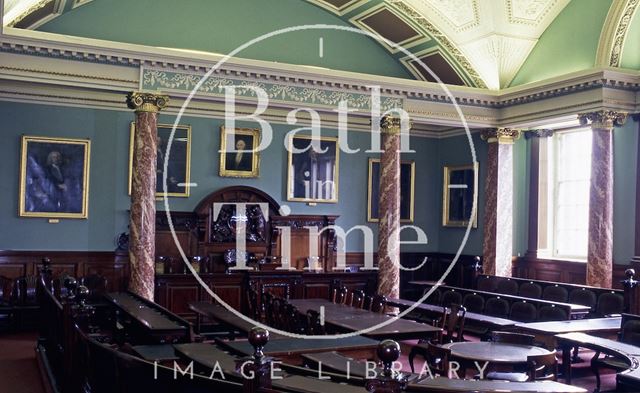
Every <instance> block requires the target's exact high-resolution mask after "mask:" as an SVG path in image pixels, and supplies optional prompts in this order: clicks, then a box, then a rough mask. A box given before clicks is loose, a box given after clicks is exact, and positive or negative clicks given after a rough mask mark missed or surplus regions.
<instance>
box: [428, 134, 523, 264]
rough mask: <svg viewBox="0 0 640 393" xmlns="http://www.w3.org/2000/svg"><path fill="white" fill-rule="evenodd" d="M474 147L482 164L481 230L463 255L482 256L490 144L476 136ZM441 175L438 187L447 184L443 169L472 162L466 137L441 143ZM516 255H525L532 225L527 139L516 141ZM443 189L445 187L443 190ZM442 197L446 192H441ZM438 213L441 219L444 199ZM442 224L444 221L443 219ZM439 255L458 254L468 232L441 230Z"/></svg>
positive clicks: (514, 161) (479, 175)
mask: <svg viewBox="0 0 640 393" xmlns="http://www.w3.org/2000/svg"><path fill="white" fill-rule="evenodd" d="M472 140H473V145H474V147H475V150H476V156H477V160H478V163H479V174H478V187H479V188H478V192H479V195H478V228H477V229H472V230H471V232H470V233H469V238H468V240H467V243H466V245H465V247H464V249H463V251H462V253H463V254H469V255H482V239H483V228H484V204H485V198H484V187H485V181H486V177H487V143H486V142H485V141H483V140H481V139H480V134H479V133H474V134H472ZM438 151H439V167H440V169H439V174H438V176H439V177H438V183H437V184H442V182H443V168H444V167H445V166H448V165H465V164H469V163H470V162H472V156H471V147H470V145H469V142H468V138H467V137H466V136H456V137H453V138H446V139H441V140H439V148H438ZM513 154H514V155H513V164H514V165H513V166H514V168H513V171H514V173H513V181H514V195H513V211H514V217H513V225H514V231H513V237H514V238H513V253H514V255H518V254H524V253H525V252H526V249H527V225H528V206H529V205H528V192H529V190H528V188H529V183H528V181H529V180H528V177H527V171H528V160H529V154H528V142H526V141H525V140H523V139H520V140H518V141H516V143H515V145H514V152H513ZM440 187H441V186H440ZM439 192H440V193H442V190H440V191H439ZM436 210H437V212H438V214H439V217H441V214H442V213H441V212H442V198H440V199H439V200H438V206H437V209H436ZM440 220H441V218H440ZM439 232H440V235H439V242H438V246H439V249H438V251H440V252H445V253H455V252H457V250H458V247H460V243H461V242H462V239H463V237H464V233H465V228H452V227H444V226H442V225H441V226H440V231H439Z"/></svg>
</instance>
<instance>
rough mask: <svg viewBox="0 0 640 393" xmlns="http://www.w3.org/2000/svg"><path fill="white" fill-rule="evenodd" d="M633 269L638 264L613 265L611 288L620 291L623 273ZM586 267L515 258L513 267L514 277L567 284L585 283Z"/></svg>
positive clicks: (554, 261)
mask: <svg viewBox="0 0 640 393" xmlns="http://www.w3.org/2000/svg"><path fill="white" fill-rule="evenodd" d="M630 267H631V268H635V269H636V271H640V270H638V267H640V264H634V263H632V264H630V265H624V264H614V265H613V288H617V289H621V288H622V284H621V283H620V281H622V280H623V279H624V278H625V275H624V271H625V270H627V269H628V268H630ZM586 269H587V265H586V264H585V263H583V262H570V261H559V260H552V259H540V258H527V257H523V258H517V259H516V260H515V261H514V265H513V275H514V277H520V278H530V279H533V280H546V281H558V282H564V283H568V284H583V285H584V284H585V283H586Z"/></svg>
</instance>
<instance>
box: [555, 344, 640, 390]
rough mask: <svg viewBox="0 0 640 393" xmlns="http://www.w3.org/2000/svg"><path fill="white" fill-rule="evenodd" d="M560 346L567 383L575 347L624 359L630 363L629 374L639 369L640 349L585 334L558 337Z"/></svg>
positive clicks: (569, 378)
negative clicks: (572, 350)
mask: <svg viewBox="0 0 640 393" xmlns="http://www.w3.org/2000/svg"><path fill="white" fill-rule="evenodd" d="M556 340H557V341H558V345H560V347H561V348H562V367H563V369H564V371H563V374H564V378H565V380H566V381H567V383H571V348H573V347H574V346H578V347H583V348H589V349H593V350H595V351H600V352H602V353H604V354H607V355H612V356H615V357H617V358H620V359H623V360H624V361H626V362H627V363H629V368H630V370H627V372H624V371H623V373H629V372H632V371H634V370H637V369H638V366H639V363H640V347H636V346H634V345H629V344H625V343H621V342H619V341H614V340H609V339H606V338H602V337H597V336H592V335H590V334H585V333H564V334H558V335H556ZM619 375H620V374H619Z"/></svg>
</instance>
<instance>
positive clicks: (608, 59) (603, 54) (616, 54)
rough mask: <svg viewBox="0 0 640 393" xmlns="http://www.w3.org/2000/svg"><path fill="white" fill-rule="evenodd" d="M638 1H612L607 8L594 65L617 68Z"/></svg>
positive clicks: (639, 0) (639, 1) (639, 2)
mask: <svg viewBox="0 0 640 393" xmlns="http://www.w3.org/2000/svg"><path fill="white" fill-rule="evenodd" d="M639 4H640V0H619V1H614V2H613V3H612V4H611V8H609V12H608V13H607V18H606V19H605V22H604V25H603V26H602V31H601V32H600V40H599V42H598V51H597V52H596V65H599V66H603V67H607V66H609V67H619V66H620V58H621V57H622V49H623V48H624V42H625V40H626V38H627V32H628V30H629V25H630V24H631V21H632V20H633V18H634V15H635V13H636V12H637V10H638V8H640V7H639V6H638V5H639Z"/></svg>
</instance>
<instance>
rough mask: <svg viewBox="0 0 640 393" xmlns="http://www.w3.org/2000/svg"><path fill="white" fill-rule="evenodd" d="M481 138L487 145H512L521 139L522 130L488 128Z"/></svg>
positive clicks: (483, 131)
mask: <svg viewBox="0 0 640 393" xmlns="http://www.w3.org/2000/svg"><path fill="white" fill-rule="evenodd" d="M480 138H482V140H483V141H487V143H496V142H497V143H498V144H501V145H512V144H513V142H514V141H515V140H516V139H518V138H520V130H517V129H514V128H486V129H484V130H482V133H481V134H480Z"/></svg>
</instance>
